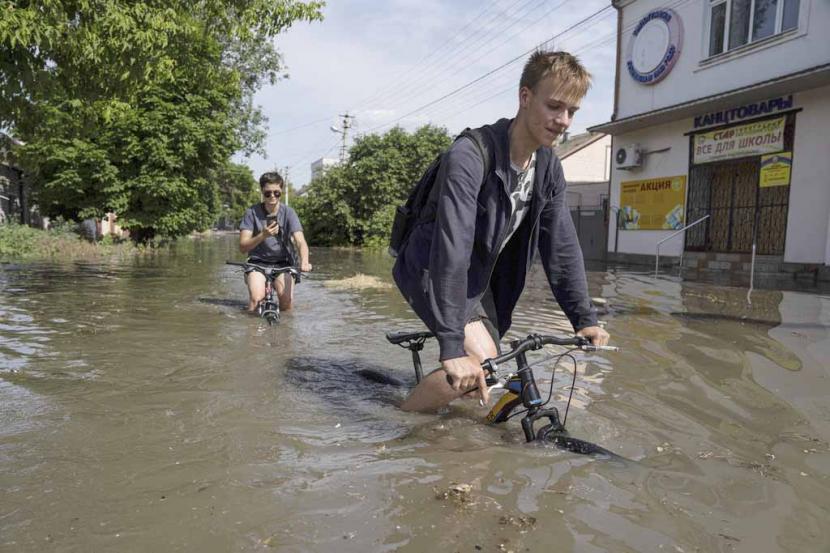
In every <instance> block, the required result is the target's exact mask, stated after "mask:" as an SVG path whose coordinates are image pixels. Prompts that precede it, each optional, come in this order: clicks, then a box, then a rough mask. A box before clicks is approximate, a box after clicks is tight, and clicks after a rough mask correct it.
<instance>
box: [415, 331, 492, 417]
mask: <svg viewBox="0 0 830 553" xmlns="http://www.w3.org/2000/svg"><path fill="white" fill-rule="evenodd" d="M464 351H466V352H467V354H468V357H469V358H470V359H472V360H473V361H475V362H476V363H481V362H483V361H484V360H485V359H488V358H491V357H495V356H496V355H497V350H496V344H494V343H493V338H492V337H491V336H490V333H489V332H487V328H486V327H485V326H484V323H482V322H481V321H473V322H471V323H467V326H465V327H464ZM462 395H464V391H458V392H457V391H455V390H453V389H452V387H451V386H450V385H449V384H448V383H447V373H445V372H444V371H443V370H441V369H438V370H435V371H432V372H431V373H429V374H428V375H427V376H425V377H424V378H423V379H422V380H421V382H420V383H418V385H417V386H415V389H414V390H412V393H411V394H409V397H408V398H406V401H404V402H403V404H402V405H401V409H403V410H404V411H421V412H424V411H435V410H436V409H440V408H441V407H444V406H445V405H447V404H448V403H449V402H451V401H452V400H454V399H456V398H459V397H461V396H462Z"/></svg>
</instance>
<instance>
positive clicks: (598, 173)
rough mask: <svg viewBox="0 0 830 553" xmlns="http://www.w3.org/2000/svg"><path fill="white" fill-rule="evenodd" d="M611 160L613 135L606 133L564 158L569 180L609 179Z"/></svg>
mask: <svg viewBox="0 0 830 553" xmlns="http://www.w3.org/2000/svg"><path fill="white" fill-rule="evenodd" d="M610 162H611V136H610V135H605V136H603V137H602V138H600V139H599V140H597V141H596V142H593V143H591V144H589V145H588V146H586V147H584V148H582V149H581V150H579V151H578V152H575V153H573V154H571V155H569V156H568V157H566V158H565V159H563V160H562V170H563V171H564V172H565V180H567V181H568V182H602V181H607V180H608V176H609V171H610Z"/></svg>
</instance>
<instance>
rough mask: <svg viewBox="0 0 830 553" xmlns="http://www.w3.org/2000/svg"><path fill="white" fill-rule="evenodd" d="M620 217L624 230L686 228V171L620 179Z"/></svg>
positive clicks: (621, 226)
mask: <svg viewBox="0 0 830 553" xmlns="http://www.w3.org/2000/svg"><path fill="white" fill-rule="evenodd" d="M619 217H620V228H621V229H623V230H671V229H680V228H683V225H684V223H685V217H686V175H678V176H676V177H661V178H657V179H648V180H634V181H624V182H622V183H620V215H619Z"/></svg>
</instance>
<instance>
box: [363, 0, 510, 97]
mask: <svg viewBox="0 0 830 553" xmlns="http://www.w3.org/2000/svg"><path fill="white" fill-rule="evenodd" d="M520 1H521V0H516V1H515V2H514V4H513V5H515V4H517V3H519V2H520ZM497 4H498V0H494V1H493V2H491V3H490V4H489V5H488V6H487V7H486V8H485V9H484V10H483V11H481V12H479V14H478V15H477V16H476V17H474V18H473V19H471V20H470V21H468V22H467V24H466V25H464V26H463V27H462V28H461V29H460V30H459V31H458V32H457V33H456V34H455V35H453V36H452V37H451V38H449V39H448V40H446V41H445V42H443V43H442V44H441V45H440V46H439V47H438V48H436V49H434V50H432V51H431V52H429V53H428V54H426V55H424V56H422V57H421V58H420V59H419V60H418V61H416V62H415V63H414V64H412V65H411V66H409V67H408V68H407V69H405V70H403V71H401V72H400V73H398V74H397V75H396V76H395V77H394V78H395V79H398V78H399V77H402V76H404V75H407V74H408V75H409V76H411V75H412V73H413V72H414V71H415V70H416V69H418V66H419V65H420V64H422V63H423V62H425V61H426V60H428V59H430V58H431V57H433V56H434V55H435V54H437V53H438V52H440V51H441V50H443V49H444V47H445V46H447V45H448V44H450V43H451V42H453V41H454V40H456V39H457V38H459V37H460V36H461V34H462V33H463V32H464V31H465V30H467V28H469V27H470V26H471V25H472V24H473V23H475V22H476V21H478V20H479V19H481V17H482V16H483V15H484V14H485V13H487V12H488V11H490V9H491V8H493V7H494V6H496V5H497ZM430 64H431V62H430ZM430 64H427V66H429V65H430ZM397 85H398V83H396V82H393V83H392V84H391V85H388V86H385V87H383V88H381V89H380V90H377V91H375V92H374V93H373V94H372V95H371V96H368V97H367V98H365V99H363V100H360V101H358V102H357V103H356V104H355V106H354V108H353V109H354V110H355V111H360V110H358V108H359V107H360V106H362V105H364V104H367V103H369V102H372V101H374V100H375V99H376V98H378V97H382V96H383V95H385V94H387V93H388V92H390V91H392V90H395V89H396V88H397Z"/></svg>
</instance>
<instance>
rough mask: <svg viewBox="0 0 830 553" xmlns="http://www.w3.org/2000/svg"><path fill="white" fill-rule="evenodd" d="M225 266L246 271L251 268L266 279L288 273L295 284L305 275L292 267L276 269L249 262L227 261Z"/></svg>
mask: <svg viewBox="0 0 830 553" xmlns="http://www.w3.org/2000/svg"><path fill="white" fill-rule="evenodd" d="M225 265H235V266H237V267H245V268H246V269H247V268H248V267H250V268H252V269H253V270H255V271H258V272H260V273H262V274H263V275H265V276H266V277H268V276H269V275H270V276H271V277H272V278H273V277H276V276H277V275H281V274H283V273H288V274H290V275H291V276H292V277H293V278H294V281H295V282H300V277H301V276H302V274H303V273H301V272H300V271H298V270H297V269H296V268H295V267H291V266H290V265H286V266H282V267H275V266H268V265H260V264H258V263H248V262H247V261H225Z"/></svg>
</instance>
